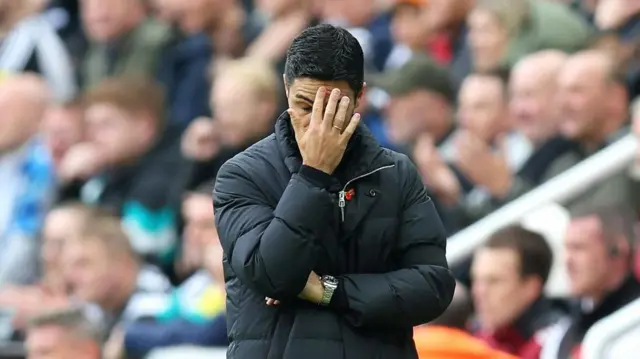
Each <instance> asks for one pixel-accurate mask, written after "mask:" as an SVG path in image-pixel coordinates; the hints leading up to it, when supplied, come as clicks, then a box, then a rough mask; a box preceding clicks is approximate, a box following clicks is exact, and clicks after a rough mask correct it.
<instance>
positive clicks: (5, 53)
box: [0, 0, 77, 101]
mask: <svg viewBox="0 0 640 359" xmlns="http://www.w3.org/2000/svg"><path fill="white" fill-rule="evenodd" d="M42 5H43V2H42V1H38V0H23V1H2V3H0V13H2V19H1V20H0V44H2V45H3V46H2V47H0V73H2V72H7V73H22V72H35V73H40V74H42V76H43V78H44V79H45V80H46V82H47V83H48V85H49V86H50V87H51V89H52V90H53V91H52V96H54V97H55V99H57V100H60V101H67V100H70V99H72V98H73V97H74V96H75V95H76V92H77V88H76V80H75V73H74V69H73V67H72V66H73V64H72V62H71V57H70V56H69V53H68V51H67V49H66V48H65V44H64V43H63V42H62V40H61V39H60V36H58V34H57V33H56V29H55V28H54V27H53V26H52V25H51V24H50V23H49V21H48V20H47V19H46V17H45V16H43V15H39V14H38V12H39V11H40V10H41V7H42Z"/></svg>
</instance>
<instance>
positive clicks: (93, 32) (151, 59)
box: [80, 0, 171, 88]
mask: <svg viewBox="0 0 640 359" xmlns="http://www.w3.org/2000/svg"><path fill="white" fill-rule="evenodd" d="M80 10H81V15H82V23H83V26H84V29H85V32H86V34H87V37H88V38H89V49H88V51H87V53H86V55H85V56H84V59H83V62H82V71H81V80H82V83H83V85H84V88H91V87H94V86H96V85H98V84H99V83H101V82H102V81H103V80H105V79H106V78H107V77H109V76H123V75H126V76H141V77H154V76H155V75H156V72H157V71H158V64H159V61H160V57H161V55H162V50H163V49H164V48H165V47H166V45H167V43H168V42H169V41H170V39H171V30H170V29H169V28H168V27H166V26H164V25H162V24H159V23H157V22H155V21H154V20H150V19H147V13H146V9H145V7H144V4H143V2H142V0H110V1H108V2H104V1H102V0H80Z"/></svg>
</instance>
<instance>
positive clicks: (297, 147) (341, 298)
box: [214, 25, 455, 359]
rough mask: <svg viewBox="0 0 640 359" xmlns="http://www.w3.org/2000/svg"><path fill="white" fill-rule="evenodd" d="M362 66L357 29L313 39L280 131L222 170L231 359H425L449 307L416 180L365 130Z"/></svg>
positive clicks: (219, 194) (291, 61) (436, 225)
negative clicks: (423, 337)
mask: <svg viewBox="0 0 640 359" xmlns="http://www.w3.org/2000/svg"><path fill="white" fill-rule="evenodd" d="M363 67H364V60H363V53H362V48H361V47H360V45H359V44H358V41H357V40H356V39H355V38H354V37H353V36H352V35H350V34H349V33H348V32H347V31H346V30H344V29H342V28H336V27H333V26H331V25H319V26H316V27H312V28H309V29H307V30H305V31H303V32H302V33H301V34H300V35H299V36H298V37H297V38H296V39H295V40H294V41H293V42H292V44H291V46H290V48H289V50H288V54H287V66H286V71H285V75H284V80H285V84H286V89H287V98H288V103H289V106H290V108H289V110H288V112H287V113H284V114H283V115H281V116H280V118H279V119H278V120H277V122H276V128H275V134H274V135H271V136H269V137H267V138H266V139H264V140H262V141H260V142H258V143H257V144H255V145H254V146H252V147H250V148H249V149H248V150H246V151H245V152H243V153H241V154H240V155H238V156H236V157H234V158H233V159H232V160H230V161H229V162H227V163H226V164H225V165H224V166H223V167H222V168H221V170H220V172H219V173H218V178H217V182H216V185H215V190H214V210H215V217H216V224H217V227H218V232H219V235H220V241H221V243H222V247H223V251H224V258H225V259H224V269H225V277H226V280H227V298H228V300H227V318H228V328H229V337H230V342H231V344H230V346H229V351H228V357H229V358H248V357H251V358H256V359H259V358H283V359H289V358H301V357H304V358H308V359H314V358H336V359H340V358H343V359H344V358H373V357H377V358H382V359H384V358H394V359H396V358H417V353H416V349H415V346H414V344H413V340H412V328H413V326H415V325H419V324H423V323H426V322H428V321H430V320H432V319H434V318H436V317H438V316H439V315H440V314H441V313H442V312H443V311H444V310H445V309H446V307H447V306H448V304H449V302H450V301H451V297H452V296H453V291H454V288H455V281H454V279H453V277H452V275H451V273H450V272H449V270H448V268H447V267H448V266H447V261H446V258H445V241H446V239H445V234H444V231H443V227H442V224H441V222H440V219H439V218H438V215H437V213H436V211H435V210H434V207H433V204H432V203H431V201H430V199H429V197H428V196H427V194H426V192H425V190H424V186H423V184H422V180H421V179H420V176H419V174H418V172H417V171H416V169H415V168H414V167H413V165H411V163H410V162H409V160H408V158H407V157H406V156H402V155H399V154H397V153H394V152H392V151H390V150H386V149H383V148H382V147H380V145H379V144H378V143H377V142H375V140H373V139H372V137H371V135H370V133H369V132H368V131H367V130H366V128H364V127H358V122H359V120H360V115H359V114H357V113H353V109H354V108H355V107H356V106H357V105H358V101H361V99H362V96H363V91H364V82H363V76H364V73H363V72H364V71H363ZM338 103H339V105H338ZM265 297H268V299H267V303H265ZM276 301H277V302H276ZM269 304H271V305H274V304H275V306H269Z"/></svg>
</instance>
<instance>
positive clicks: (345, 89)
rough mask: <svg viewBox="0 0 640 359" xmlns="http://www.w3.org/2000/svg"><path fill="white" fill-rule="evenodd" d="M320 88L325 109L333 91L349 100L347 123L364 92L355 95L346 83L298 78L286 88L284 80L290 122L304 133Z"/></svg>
mask: <svg viewBox="0 0 640 359" xmlns="http://www.w3.org/2000/svg"><path fill="white" fill-rule="evenodd" d="M320 87H324V88H325V89H326V90H327V95H326V96H325V103H324V106H323V107H325V108H326V106H327V103H328V102H329V94H330V92H331V91H332V90H333V89H338V90H340V93H341V96H346V97H348V98H349V110H348V111H347V119H346V121H349V120H350V119H351V117H352V116H353V113H354V109H355V108H356V107H357V106H358V104H359V103H360V100H361V99H362V95H363V94H364V91H365V87H363V89H362V90H361V91H360V93H359V94H355V93H354V92H353V90H352V89H351V87H349V84H348V83H347V82H346V81H321V80H317V79H312V78H298V79H295V80H294V81H293V83H292V84H291V86H287V84H286V80H285V88H286V91H287V103H288V104H289V109H290V110H291V120H292V121H296V122H297V123H298V124H300V125H301V128H302V129H303V131H306V129H307V128H309V123H311V111H312V109H313V102H314V100H315V98H316V93H317V92H318V89H319V88H320ZM345 126H346V125H345ZM301 135H302V133H296V138H297V139H299V138H300V136H301Z"/></svg>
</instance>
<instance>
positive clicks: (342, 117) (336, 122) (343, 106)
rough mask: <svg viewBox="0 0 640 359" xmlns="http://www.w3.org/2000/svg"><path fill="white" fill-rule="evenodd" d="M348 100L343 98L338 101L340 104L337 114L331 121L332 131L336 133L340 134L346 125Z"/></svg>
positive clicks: (345, 97)
mask: <svg viewBox="0 0 640 359" xmlns="http://www.w3.org/2000/svg"><path fill="white" fill-rule="evenodd" d="M349 102H350V100H349V98H348V97H347V96H343V97H342V99H340V104H339V105H338V112H337V113H336V116H335V117H334V119H333V130H334V131H337V132H342V131H343V130H344V127H345V125H346V123H345V122H346V118H347V111H349Z"/></svg>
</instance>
